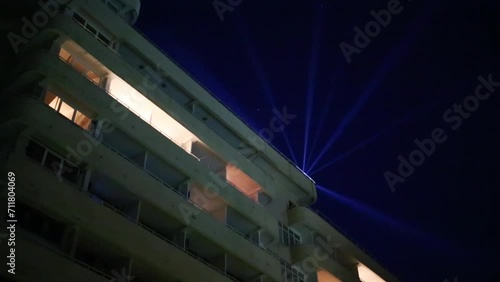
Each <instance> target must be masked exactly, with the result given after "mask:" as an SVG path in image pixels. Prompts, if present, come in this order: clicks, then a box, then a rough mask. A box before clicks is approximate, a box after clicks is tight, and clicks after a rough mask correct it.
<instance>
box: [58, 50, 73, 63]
mask: <svg viewBox="0 0 500 282" xmlns="http://www.w3.org/2000/svg"><path fill="white" fill-rule="evenodd" d="M59 57H61V59H63V60H64V61H66V62H69V60H70V59H71V54H70V53H69V52H68V51H66V50H64V48H61V50H59Z"/></svg>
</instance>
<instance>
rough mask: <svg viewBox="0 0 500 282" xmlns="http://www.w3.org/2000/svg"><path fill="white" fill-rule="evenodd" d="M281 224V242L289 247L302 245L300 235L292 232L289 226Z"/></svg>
mask: <svg viewBox="0 0 500 282" xmlns="http://www.w3.org/2000/svg"><path fill="white" fill-rule="evenodd" d="M278 224H279V229H280V230H279V232H280V241H281V242H282V243H283V244H285V245H287V246H295V245H300V243H301V241H302V240H301V238H300V235H299V234H297V233H296V232H295V231H293V230H291V229H290V228H288V227H287V226H285V225H283V224H282V223H281V222H279V223H278Z"/></svg>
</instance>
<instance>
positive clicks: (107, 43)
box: [97, 33, 111, 45]
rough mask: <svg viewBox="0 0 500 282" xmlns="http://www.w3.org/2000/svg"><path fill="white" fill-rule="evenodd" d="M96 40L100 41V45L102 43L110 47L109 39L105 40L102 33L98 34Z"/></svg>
mask: <svg viewBox="0 0 500 282" xmlns="http://www.w3.org/2000/svg"><path fill="white" fill-rule="evenodd" d="M97 38H99V40H101V41H102V43H104V45H110V44H111V40H109V38H107V37H106V36H105V35H103V34H102V33H99V35H98V36H97Z"/></svg>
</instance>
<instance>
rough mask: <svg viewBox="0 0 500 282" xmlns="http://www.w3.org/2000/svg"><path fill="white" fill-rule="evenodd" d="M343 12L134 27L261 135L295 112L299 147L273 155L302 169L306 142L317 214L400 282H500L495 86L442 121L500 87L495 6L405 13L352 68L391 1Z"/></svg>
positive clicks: (158, 6)
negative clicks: (357, 45) (421, 146)
mask: <svg viewBox="0 0 500 282" xmlns="http://www.w3.org/2000/svg"><path fill="white" fill-rule="evenodd" d="M221 2H224V3H225V2H226V1H224V0H221ZM233 2H237V1H233ZM344 2H345V1H327V0H323V1H320V0H312V1H284V0H275V1H263V0H243V1H242V3H241V4H240V5H238V6H237V7H234V10H233V11H232V12H226V13H224V20H223V21H221V20H220V18H219V16H218V15H217V12H216V11H215V8H214V6H213V5H212V1H197V0H196V1H195V0H185V1H172V0H164V1H161V3H160V1H151V0H142V11H141V16H140V18H139V22H138V23H137V27H138V28H140V29H141V30H142V31H143V32H144V33H145V34H147V35H148V36H149V37H150V38H151V39H152V40H153V41H154V42H155V43H156V44H157V45H159V46H160V47H161V48H162V49H163V50H165V51H166V52H167V53H168V54H170V55H171V56H172V57H173V58H174V59H175V60H176V61H178V62H179V63H180V64H181V65H182V66H183V67H184V68H186V69H187V70H188V71H189V72H191V73H192V74H193V75H194V76H195V77H196V78H197V79H198V80H200V81H201V82H202V83H204V84H205V86H206V87H207V88H209V89H210V90H211V91H212V92H213V93H214V94H215V95H216V96H217V97H219V98H220V99H221V100H223V101H224V102H225V103H226V104H228V105H229V106H230V107H231V108H232V109H233V110H235V111H236V112H237V113H238V114H239V115H240V116H241V117H242V118H243V119H245V120H246V121H247V122H248V123H249V124H251V125H252V126H253V127H254V129H256V130H259V129H261V128H264V127H267V126H268V124H269V121H270V119H271V118H272V116H273V112H272V109H273V108H278V109H282V108H283V107H285V106H286V107H287V109H288V112H289V113H292V114H296V115H297V118H295V119H294V120H293V121H292V122H291V123H290V124H289V125H288V126H287V127H286V137H287V138H288V142H289V145H290V147H289V146H288V145H287V142H286V138H285V136H284V135H283V134H278V135H277V137H276V138H274V139H273V140H272V143H273V144H274V145H275V146H277V147H278V148H279V149H280V150H281V151H282V152H283V153H285V154H286V155H288V156H290V158H293V157H295V158H296V160H297V163H298V166H300V167H303V160H304V145H305V144H306V142H307V150H306V151H307V157H306V160H307V159H308V161H307V162H306V165H305V167H304V170H306V171H308V172H309V173H310V174H311V177H312V178H313V179H315V181H316V183H317V184H318V185H320V186H321V187H324V189H319V190H318V201H317V203H316V204H315V205H314V207H315V208H317V209H320V210H321V211H323V212H324V213H325V214H327V215H328V216H329V217H330V218H331V219H332V220H333V221H334V222H336V223H337V224H338V225H340V226H341V227H342V229H344V231H345V232H346V233H348V234H349V235H350V237H351V238H353V240H354V241H356V242H357V243H359V244H360V245H361V246H363V247H364V248H365V249H367V250H368V251H369V252H371V253H372V254H373V255H374V256H375V257H376V258H377V259H378V260H379V261H380V262H382V263H383V264H385V265H386V266H387V267H388V268H389V269H391V270H392V271H393V272H394V273H395V275H397V276H398V277H399V278H400V279H401V280H402V281H408V282H413V281H415V282H422V281H429V282H432V281H436V282H442V281H443V280H444V279H445V278H448V279H450V280H451V279H452V278H454V277H458V281H460V282H462V281H479V282H482V281H485V282H486V281H498V280H493V278H494V277H497V279H498V275H499V274H500V266H499V265H500V258H499V255H498V254H499V252H500V241H499V239H500V236H499V235H500V228H499V227H500V224H499V222H500V212H499V211H500V208H499V207H498V205H497V201H498V200H497V198H498V195H499V194H500V193H499V192H498V189H499V188H500V173H499V171H500V149H499V148H498V145H499V144H500V135H499V134H498V133H499V132H500V124H499V114H498V109H499V108H500V98H499V97H498V94H499V93H500V87H499V88H498V90H497V91H496V92H494V93H493V94H492V95H491V96H490V97H489V98H487V99H485V100H482V101H479V106H478V108H477V110H473V111H471V112H470V116H469V117H468V118H466V119H465V118H462V120H463V122H462V124H461V125H460V126H457V129H456V130H454V129H453V128H452V126H455V125H457V124H455V122H452V121H451V120H450V121H447V120H444V119H443V114H444V113H445V112H446V111H447V110H448V109H450V108H451V109H452V110H453V105H454V104H455V103H457V104H462V103H463V101H464V99H465V98H466V97H467V96H469V95H474V93H475V89H476V86H477V85H478V83H479V81H478V79H477V77H478V76H480V75H482V76H483V77H485V78H487V77H488V75H489V74H491V75H492V80H494V81H500V71H499V70H500V65H499V61H500V58H499V54H500V20H498V14H499V13H498V12H499V11H500V9H499V5H498V4H496V3H494V1H486V0H481V1H468V2H465V1H462V2H461V1H448V0H446V1H445V0H435V1H423V0H419V1H417V0H414V1H410V0H405V1H401V6H402V7H403V10H402V11H401V12H400V13H399V14H394V15H392V19H391V22H390V23H389V24H388V25H387V26H386V27H385V28H382V29H381V31H380V33H379V35H377V36H375V37H374V38H372V39H371V41H370V43H369V44H368V46H366V47H365V48H363V49H361V50H360V53H359V54H354V55H352V56H351V59H352V61H351V63H347V61H346V59H345V57H344V55H343V54H342V51H341V49H340V48H339V44H340V43H341V42H346V43H348V44H351V45H353V44H354V43H353V38H354V35H355V31H354V30H353V28H354V27H356V26H358V27H360V28H362V29H364V27H365V25H366V24H367V23H368V22H369V21H371V20H372V15H370V11H371V10H375V11H379V10H381V9H387V5H388V3H389V2H390V1H387V0H384V1H379V0H376V1H373V0H372V1H368V0H360V1H356V2H346V3H344ZM483 90H484V89H483ZM485 93H486V92H485ZM468 101H469V102H470V101H472V100H468ZM471 103H473V102H471ZM308 105H309V107H308ZM308 109H310V110H308ZM308 113H309V114H308ZM308 116H310V119H309V120H310V121H309V122H307V120H308ZM457 116H459V114H458V113H453V114H451V115H450V116H449V118H450V119H451V118H452V117H455V118H456V117H457ZM308 124H309V125H308ZM306 128H309V130H308V131H309V133H306V132H307V130H306ZM435 128H441V129H443V131H444V134H446V136H447V139H446V141H444V142H443V143H442V144H437V145H436V148H435V151H434V152H433V154H431V155H430V156H428V157H426V159H425V160H424V161H423V164H422V165H420V166H418V167H416V168H415V171H414V172H413V173H412V174H411V175H410V176H409V177H407V178H406V180H405V182H404V183H397V184H396V185H395V191H394V192H392V191H391V189H390V188H389V185H388V184H387V182H386V180H385V178H384V173H385V172H386V171H391V172H393V173H397V169H398V165H399V162H400V161H399V160H398V156H399V155H402V156H403V157H404V158H406V159H408V157H409V155H410V153H411V152H412V151H414V150H415V149H417V148H418V147H417V145H415V143H414V140H415V139H419V140H423V139H426V138H431V136H432V131H433V130H434V129H435ZM306 136H309V137H308V138H306ZM306 139H307V140H308V141H306ZM329 140H330V141H332V142H330V144H331V146H328V141H329ZM290 149H291V150H290ZM322 151H323V152H324V154H322V155H321V154H320V152H322ZM291 152H293V155H294V156H293V157H292V153H291ZM316 160H317V161H316ZM315 162H316V164H315V167H314V168H313V169H311V165H312V164H313V163H315ZM329 163H330V164H329ZM327 164H329V165H328V166H326V167H324V168H323V169H321V170H320V171H317V172H314V173H313V171H315V170H317V169H318V168H320V167H322V166H324V165H327ZM328 191H330V192H328ZM495 275H496V276H495Z"/></svg>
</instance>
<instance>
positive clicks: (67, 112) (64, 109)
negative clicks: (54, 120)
mask: <svg viewBox="0 0 500 282" xmlns="http://www.w3.org/2000/svg"><path fill="white" fill-rule="evenodd" d="M59 113H60V114H61V115H63V116H65V117H66V118H67V119H69V120H73V115H74V114H75V109H73V108H72V107H70V106H69V105H68V104H66V103H64V102H62V103H61V108H60V110H59Z"/></svg>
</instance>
